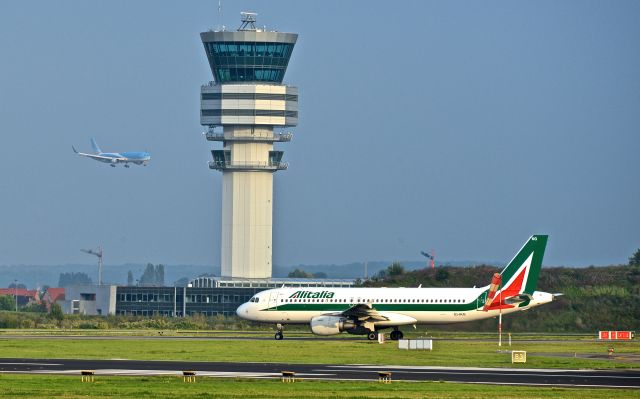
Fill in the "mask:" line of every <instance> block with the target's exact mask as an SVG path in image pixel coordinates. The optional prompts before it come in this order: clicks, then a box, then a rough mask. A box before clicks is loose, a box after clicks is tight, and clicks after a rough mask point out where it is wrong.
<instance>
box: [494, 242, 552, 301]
mask: <svg viewBox="0 0 640 399" xmlns="http://www.w3.org/2000/svg"><path fill="white" fill-rule="evenodd" d="M548 238H549V236H547V235H534V236H531V237H530V238H529V240H528V241H527V242H526V243H525V244H524V246H523V247H522V248H521V249H520V251H519V252H518V253H517V254H516V256H514V257H513V259H512V260H511V262H509V264H508V265H507V267H505V268H504V270H503V271H502V272H501V273H500V276H501V280H502V287H501V288H500V290H499V291H498V292H497V293H496V295H495V296H496V297H501V298H510V297H514V296H518V295H532V294H533V292H534V291H535V290H536V285H537V284H538V276H539V275H540V267H541V266H542V257H543V256H544V250H545V248H546V246H547V239H548Z"/></svg>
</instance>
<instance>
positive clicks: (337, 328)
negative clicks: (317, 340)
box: [311, 316, 356, 335]
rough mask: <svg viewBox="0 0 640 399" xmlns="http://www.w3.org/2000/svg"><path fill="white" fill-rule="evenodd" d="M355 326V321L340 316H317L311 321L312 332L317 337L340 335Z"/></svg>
mask: <svg viewBox="0 0 640 399" xmlns="http://www.w3.org/2000/svg"><path fill="white" fill-rule="evenodd" d="M355 326H356V324H355V323H354V322H353V321H351V320H349V319H347V318H344V317H338V316H316V317H313V318H312V319H311V331H313V333H314V334H316V335H335V334H340V333H341V332H343V331H346V330H350V329H352V328H354V327H355Z"/></svg>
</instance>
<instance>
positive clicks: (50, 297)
mask: <svg viewBox="0 0 640 399" xmlns="http://www.w3.org/2000/svg"><path fill="white" fill-rule="evenodd" d="M62 301H64V288H47V292H45V293H44V295H43V296H42V302H44V304H45V306H46V307H47V310H51V305H53V304H54V303H56V302H60V303H61V302H62ZM61 304H62V303H61Z"/></svg>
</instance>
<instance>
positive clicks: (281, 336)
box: [274, 331, 284, 341]
mask: <svg viewBox="0 0 640 399" xmlns="http://www.w3.org/2000/svg"><path fill="white" fill-rule="evenodd" d="M274 338H275V339H276V340H277V341H280V340H282V338H284V335H282V333H281V332H280V331H278V332H277V333H276V335H274Z"/></svg>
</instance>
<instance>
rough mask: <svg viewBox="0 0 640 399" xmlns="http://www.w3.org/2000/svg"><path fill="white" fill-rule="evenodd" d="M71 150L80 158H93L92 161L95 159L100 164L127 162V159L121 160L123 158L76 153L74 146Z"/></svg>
mask: <svg viewBox="0 0 640 399" xmlns="http://www.w3.org/2000/svg"><path fill="white" fill-rule="evenodd" d="M71 148H72V149H73V152H75V153H76V154H78V155H80V156H83V157H88V158H93V159H96V160H98V161H102V162H125V161H126V160H127V158H123V157H107V156H104V155H98V154H87V153H86V152H78V150H76V148H75V147H74V146H71Z"/></svg>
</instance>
